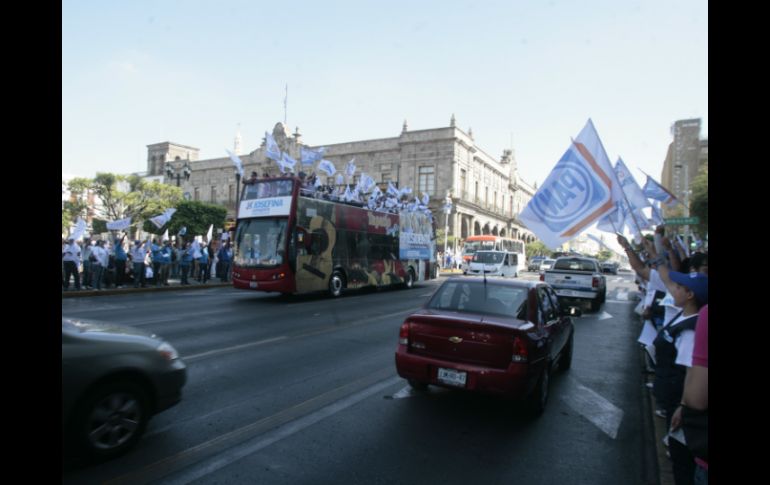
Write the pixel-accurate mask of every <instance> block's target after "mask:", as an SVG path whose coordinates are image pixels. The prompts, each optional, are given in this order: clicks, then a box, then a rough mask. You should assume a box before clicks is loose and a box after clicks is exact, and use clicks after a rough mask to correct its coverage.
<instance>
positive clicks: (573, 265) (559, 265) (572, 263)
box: [553, 259, 596, 271]
mask: <svg viewBox="0 0 770 485" xmlns="http://www.w3.org/2000/svg"><path fill="white" fill-rule="evenodd" d="M553 269H564V270H570V271H594V270H596V265H595V264H594V262H593V261H588V260H585V259H560V260H558V261H556V264H554V265H553Z"/></svg>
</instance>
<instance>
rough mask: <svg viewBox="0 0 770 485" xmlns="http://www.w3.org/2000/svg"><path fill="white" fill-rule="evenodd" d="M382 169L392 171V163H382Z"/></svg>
mask: <svg viewBox="0 0 770 485" xmlns="http://www.w3.org/2000/svg"><path fill="white" fill-rule="evenodd" d="M380 170H381V171H382V172H390V171H391V170H392V164H390V163H383V164H382V165H380Z"/></svg>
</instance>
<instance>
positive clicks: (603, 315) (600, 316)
mask: <svg viewBox="0 0 770 485" xmlns="http://www.w3.org/2000/svg"><path fill="white" fill-rule="evenodd" d="M608 318H612V315H610V314H609V313H607V312H602V314H601V315H599V320H607V319H608Z"/></svg>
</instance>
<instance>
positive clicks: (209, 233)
mask: <svg viewBox="0 0 770 485" xmlns="http://www.w3.org/2000/svg"><path fill="white" fill-rule="evenodd" d="M213 232H214V224H212V225H210V226H209V232H207V233H206V242H207V243H208V242H210V241H211V235H212V233H213Z"/></svg>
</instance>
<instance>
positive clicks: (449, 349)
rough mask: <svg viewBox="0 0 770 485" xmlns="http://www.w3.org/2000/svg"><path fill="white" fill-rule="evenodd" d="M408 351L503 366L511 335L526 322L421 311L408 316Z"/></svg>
mask: <svg viewBox="0 0 770 485" xmlns="http://www.w3.org/2000/svg"><path fill="white" fill-rule="evenodd" d="M407 323H409V347H408V348H409V353H411V354H414V355H419V356H425V357H429V358H434V359H440V360H447V361H451V362H457V363H463V364H469V365H477V366H482V367H492V368H498V369H505V368H507V367H508V365H509V364H510V363H511V354H512V352H513V338H514V336H516V335H521V332H522V331H523V329H522V328H521V327H525V328H524V329H526V328H527V327H526V326H527V325H530V326H531V324H528V322H523V321H521V320H517V319H514V318H506V317H494V316H491V315H480V314H473V313H455V312H439V311H425V312H424V313H418V314H415V315H412V316H410V317H409V319H408V322H407Z"/></svg>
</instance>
